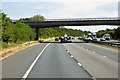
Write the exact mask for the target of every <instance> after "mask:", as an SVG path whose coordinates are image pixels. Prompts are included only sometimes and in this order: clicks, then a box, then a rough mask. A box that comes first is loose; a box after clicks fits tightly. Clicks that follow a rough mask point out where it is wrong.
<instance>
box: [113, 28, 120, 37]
mask: <svg viewBox="0 0 120 80" xmlns="http://www.w3.org/2000/svg"><path fill="white" fill-rule="evenodd" d="M114 35H115V37H114V38H115V39H120V27H118V28H117V29H116V30H115V32H114Z"/></svg>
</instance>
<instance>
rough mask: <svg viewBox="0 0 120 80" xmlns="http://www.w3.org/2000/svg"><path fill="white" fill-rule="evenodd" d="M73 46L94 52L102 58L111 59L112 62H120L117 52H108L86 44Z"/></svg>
mask: <svg viewBox="0 0 120 80" xmlns="http://www.w3.org/2000/svg"><path fill="white" fill-rule="evenodd" d="M73 42H79V41H73ZM75 44H76V45H79V46H81V47H84V48H86V49H89V50H91V51H94V52H96V53H98V54H100V55H102V56H107V57H109V58H111V59H112V60H115V61H117V62H118V61H119V62H120V59H118V52H117V51H112V50H108V49H105V48H103V47H98V46H95V45H90V44H88V43H75Z"/></svg>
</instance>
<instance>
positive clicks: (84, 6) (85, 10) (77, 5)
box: [45, 2, 118, 18]
mask: <svg viewBox="0 0 120 80" xmlns="http://www.w3.org/2000/svg"><path fill="white" fill-rule="evenodd" d="M111 3H112V2H61V4H62V5H64V7H63V8H60V9H57V8H56V10H55V11H54V12H50V13H49V14H45V17H47V18H78V17H79V18H81V17H116V16H117V15H118V12H117V6H114V5H113V7H115V8H116V10H111V11H110V12H109V11H108V10H107V9H109V7H108V8H107V9H104V8H102V9H100V10H99V9H97V8H98V7H103V6H104V7H106V5H108V4H111ZM116 4H117V3H115V5H116ZM111 6H112V5H111Z"/></svg>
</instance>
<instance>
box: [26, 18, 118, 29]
mask: <svg viewBox="0 0 120 80" xmlns="http://www.w3.org/2000/svg"><path fill="white" fill-rule="evenodd" d="M24 23H25V24H28V25H29V26H31V27H38V28H47V27H59V26H94V25H115V26H117V25H120V20H85V21H31V22H24Z"/></svg>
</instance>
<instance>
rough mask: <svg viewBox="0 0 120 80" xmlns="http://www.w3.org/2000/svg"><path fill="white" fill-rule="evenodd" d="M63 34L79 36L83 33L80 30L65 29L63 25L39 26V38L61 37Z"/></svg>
mask: <svg viewBox="0 0 120 80" xmlns="http://www.w3.org/2000/svg"><path fill="white" fill-rule="evenodd" d="M64 34H68V36H74V35H76V36H81V35H82V34H84V32H83V31H81V30H77V29H75V30H73V29H67V28H64V27H51V28H40V29H39V37H40V38H48V37H60V36H61V37H63V36H64Z"/></svg>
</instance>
